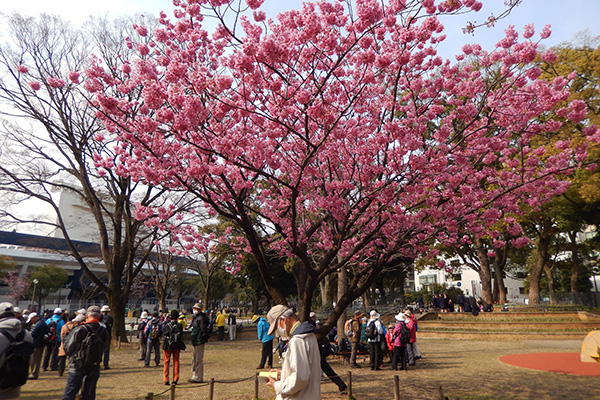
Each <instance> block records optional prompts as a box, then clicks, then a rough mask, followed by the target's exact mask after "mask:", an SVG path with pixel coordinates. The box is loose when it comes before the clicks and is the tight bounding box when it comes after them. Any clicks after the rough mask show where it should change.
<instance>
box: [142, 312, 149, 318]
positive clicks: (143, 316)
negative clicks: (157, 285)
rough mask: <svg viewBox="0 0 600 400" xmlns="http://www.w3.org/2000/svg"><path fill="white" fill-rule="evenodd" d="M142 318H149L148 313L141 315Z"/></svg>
mask: <svg viewBox="0 0 600 400" xmlns="http://www.w3.org/2000/svg"><path fill="white" fill-rule="evenodd" d="M140 318H148V313H147V312H146V311H143V312H142V315H140Z"/></svg>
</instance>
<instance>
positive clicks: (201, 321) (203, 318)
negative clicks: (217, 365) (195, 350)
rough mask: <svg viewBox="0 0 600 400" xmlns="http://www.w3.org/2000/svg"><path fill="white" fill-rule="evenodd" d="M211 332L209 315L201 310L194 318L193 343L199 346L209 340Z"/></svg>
mask: <svg viewBox="0 0 600 400" xmlns="http://www.w3.org/2000/svg"><path fill="white" fill-rule="evenodd" d="M209 334H210V330H209V321H208V316H207V315H206V314H205V313H203V312H202V311H200V312H199V313H198V314H196V315H194V319H193V320H192V345H194V346H198V345H201V344H204V343H206V342H207V340H208V336H209Z"/></svg>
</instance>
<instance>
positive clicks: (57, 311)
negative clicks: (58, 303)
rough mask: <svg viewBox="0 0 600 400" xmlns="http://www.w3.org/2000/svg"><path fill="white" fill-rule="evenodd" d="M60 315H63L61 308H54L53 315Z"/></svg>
mask: <svg viewBox="0 0 600 400" xmlns="http://www.w3.org/2000/svg"><path fill="white" fill-rule="evenodd" d="M62 313H63V311H62V308H60V307H56V308H55V309H54V314H62Z"/></svg>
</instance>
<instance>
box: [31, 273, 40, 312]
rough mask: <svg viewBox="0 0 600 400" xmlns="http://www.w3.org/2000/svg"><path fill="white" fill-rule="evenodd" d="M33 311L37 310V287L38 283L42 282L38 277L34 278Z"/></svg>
mask: <svg viewBox="0 0 600 400" xmlns="http://www.w3.org/2000/svg"><path fill="white" fill-rule="evenodd" d="M32 282H33V299H32V301H33V311H35V309H36V307H35V288H37V284H38V283H40V281H38V280H37V279H34V280H33V281H32Z"/></svg>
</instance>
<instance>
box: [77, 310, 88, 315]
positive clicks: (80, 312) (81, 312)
mask: <svg viewBox="0 0 600 400" xmlns="http://www.w3.org/2000/svg"><path fill="white" fill-rule="evenodd" d="M85 313H86V311H85V308H82V309H80V310H77V314H83V315H85Z"/></svg>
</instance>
